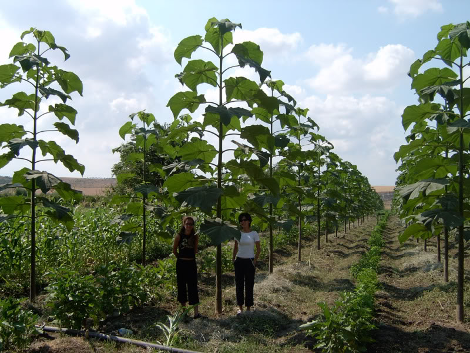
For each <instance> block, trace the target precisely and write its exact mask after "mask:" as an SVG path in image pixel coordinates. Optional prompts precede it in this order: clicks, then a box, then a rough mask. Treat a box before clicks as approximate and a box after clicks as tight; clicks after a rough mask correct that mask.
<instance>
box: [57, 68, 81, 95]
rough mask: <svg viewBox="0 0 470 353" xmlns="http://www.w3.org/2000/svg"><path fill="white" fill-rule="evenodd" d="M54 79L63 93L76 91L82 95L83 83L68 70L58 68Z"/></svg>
mask: <svg viewBox="0 0 470 353" xmlns="http://www.w3.org/2000/svg"><path fill="white" fill-rule="evenodd" d="M55 78H56V80H57V83H58V84H59V85H60V87H61V88H62V89H63V90H64V92H65V93H67V94H69V93H72V92H78V93H79V94H80V95H81V96H83V83H82V80H80V78H79V77H78V76H77V75H76V74H74V73H73V72H70V71H64V70H58V71H57V72H56V77H55Z"/></svg>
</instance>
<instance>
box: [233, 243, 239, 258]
mask: <svg viewBox="0 0 470 353" xmlns="http://www.w3.org/2000/svg"><path fill="white" fill-rule="evenodd" d="M237 253H238V241H236V240H235V243H234V244H233V253H232V262H233V261H235V257H236V256H237Z"/></svg>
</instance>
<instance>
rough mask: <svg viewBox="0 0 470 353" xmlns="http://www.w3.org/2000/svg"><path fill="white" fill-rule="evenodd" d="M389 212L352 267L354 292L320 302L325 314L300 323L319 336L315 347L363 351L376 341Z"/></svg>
mask: <svg viewBox="0 0 470 353" xmlns="http://www.w3.org/2000/svg"><path fill="white" fill-rule="evenodd" d="M387 218H388V213H387V214H386V215H385V216H383V217H382V219H381V220H380V221H379V223H378V224H377V226H376V227H375V228H374V230H373V231H372V234H371V236H370V239H369V241H368V243H369V246H370V249H369V251H368V252H366V253H364V255H363V256H362V257H361V259H360V260H359V262H358V263H357V264H355V265H353V266H352V267H351V274H352V276H353V277H354V278H355V279H356V281H357V285H356V288H355V289H354V290H353V291H350V292H343V293H342V294H341V296H340V299H339V300H338V301H336V302H335V303H334V305H333V306H332V307H329V306H328V305H327V304H326V303H323V302H322V303H319V304H318V305H319V306H320V307H321V309H322V317H321V318H320V319H319V320H314V321H312V322H309V323H306V324H304V325H302V326H300V328H301V329H303V330H306V331H307V333H308V334H309V335H310V336H312V337H314V338H315V339H316V345H315V348H318V349H320V350H321V351H323V352H362V351H365V350H366V346H367V344H368V343H370V342H371V341H372V337H371V331H372V330H373V329H375V325H374V324H373V323H372V319H373V315H374V295H375V292H376V291H377V288H378V280H377V269H378V266H379V262H380V253H381V250H382V247H383V245H384V242H383V238H382V233H383V230H384V229H385V226H386V224H387Z"/></svg>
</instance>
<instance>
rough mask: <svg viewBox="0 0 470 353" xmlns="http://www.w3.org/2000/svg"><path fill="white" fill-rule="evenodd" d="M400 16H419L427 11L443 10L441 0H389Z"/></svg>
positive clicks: (394, 10)
mask: <svg viewBox="0 0 470 353" xmlns="http://www.w3.org/2000/svg"><path fill="white" fill-rule="evenodd" d="M389 2H390V3H391V4H392V5H393V6H394V9H393V12H394V13H395V14H396V15H398V16H405V17H418V16H420V15H422V14H424V13H425V12H428V11H431V12H439V13H440V12H442V4H441V1H440V0H389Z"/></svg>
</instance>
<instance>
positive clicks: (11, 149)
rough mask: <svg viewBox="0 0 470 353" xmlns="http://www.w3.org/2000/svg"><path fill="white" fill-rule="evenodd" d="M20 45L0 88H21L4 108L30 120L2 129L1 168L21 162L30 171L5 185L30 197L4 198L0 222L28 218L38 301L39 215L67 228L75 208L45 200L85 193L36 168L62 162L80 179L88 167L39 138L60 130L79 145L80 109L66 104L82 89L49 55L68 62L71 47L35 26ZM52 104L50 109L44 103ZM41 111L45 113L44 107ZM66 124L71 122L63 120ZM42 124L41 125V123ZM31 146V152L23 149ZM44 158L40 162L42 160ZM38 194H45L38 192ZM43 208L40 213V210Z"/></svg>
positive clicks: (2, 71)
mask: <svg viewBox="0 0 470 353" xmlns="http://www.w3.org/2000/svg"><path fill="white" fill-rule="evenodd" d="M27 35H32V36H33V38H34V43H35V44H33V43H28V42H25V41H23V39H24V37H25V36H27ZM21 39H22V41H21V42H19V43H17V44H15V45H14V46H13V49H12V50H11V52H10V58H12V59H13V63H12V64H6V65H1V66H0V84H1V87H2V88H4V87H6V86H8V85H11V84H15V83H17V84H21V87H25V91H19V92H17V93H14V94H13V96H12V97H11V98H10V99H7V100H6V101H4V102H3V103H0V106H4V107H9V108H14V109H17V110H18V117H23V116H24V115H25V114H26V117H27V118H29V121H26V124H27V125H26V127H25V126H23V125H18V124H2V125H0V144H1V146H2V148H6V149H8V152H7V153H4V154H2V155H0V168H3V167H4V166H5V165H7V164H8V163H9V162H11V161H12V160H14V159H18V160H23V161H25V162H27V163H28V165H29V167H25V168H22V169H20V170H18V171H16V172H15V173H14V175H13V178H12V183H11V184H7V185H4V186H2V189H5V188H16V187H22V188H24V189H26V190H27V192H28V195H27V196H22V195H16V196H9V197H4V198H1V199H0V207H1V209H2V211H3V212H4V213H3V214H1V215H0V221H6V220H8V219H9V218H11V217H25V218H28V219H29V223H30V228H31V234H30V236H31V259H30V261H31V280H30V299H31V300H34V299H35V297H36V224H37V222H38V221H39V220H40V217H50V218H52V219H54V220H56V221H58V222H61V223H63V224H64V225H65V226H66V227H67V228H68V229H71V227H72V226H73V217H72V215H71V210H70V209H68V208H67V207H65V206H63V205H61V204H59V203H56V202H54V201H53V200H51V199H49V198H47V197H46V194H47V192H48V191H50V190H55V191H56V192H57V193H58V194H59V195H60V197H61V198H63V199H65V200H78V199H79V198H80V197H81V194H80V193H79V192H78V191H76V190H73V189H72V188H71V186H70V185H69V184H67V183H64V182H63V181H62V180H60V179H59V178H57V177H56V176H54V175H52V174H50V173H48V172H47V171H40V170H38V164H39V163H40V162H44V161H54V162H55V163H57V162H61V163H62V164H63V165H64V166H65V167H66V168H67V169H68V170H69V171H71V172H73V171H79V172H80V173H81V174H82V175H83V173H84V171H85V167H84V166H83V165H82V164H80V163H78V162H77V160H76V159H75V158H74V157H73V156H71V155H69V154H66V153H65V151H64V150H63V149H62V147H60V146H59V145H58V144H57V142H55V141H54V140H49V141H46V140H43V139H40V137H42V136H48V134H49V133H50V132H51V131H55V132H59V133H61V134H63V135H65V136H67V137H69V138H71V139H72V140H74V141H75V142H77V143H78V139H79V136H78V131H77V130H75V129H73V128H71V127H70V125H69V124H68V123H70V124H72V125H74V124H75V118H76V115H77V111H76V110H75V109H74V108H72V107H71V106H69V105H68V104H66V103H67V100H69V99H71V97H70V94H71V93H73V92H78V93H79V94H80V95H82V92H83V85H82V82H81V80H80V79H79V77H78V76H77V75H75V74H74V73H73V72H69V71H65V70H62V69H60V68H58V67H57V66H53V65H51V63H50V62H49V60H48V59H47V57H46V55H45V54H46V53H47V52H49V51H50V50H59V51H61V52H62V53H63V55H64V58H65V60H67V59H68V58H69V57H70V55H69V54H68V52H67V49H66V48H64V47H61V46H58V45H57V44H56V43H55V38H54V36H53V35H52V34H51V32H49V31H40V30H37V29H35V28H31V29H29V30H27V31H25V32H23V33H22V34H21ZM47 101H49V102H51V103H50V104H49V105H48V106H47V107H46V109H44V108H43V105H42V103H45V102H47ZM41 108H43V109H41ZM47 115H54V116H55V117H56V118H57V120H58V121H56V122H54V123H53V124H52V126H51V127H45V126H44V125H43V124H42V121H44V120H45V119H44V117H45V116H47ZM64 118H65V120H67V121H68V123H67V122H65V121H63V120H64ZM40 121H41V124H39V122H40ZM25 147H26V148H29V151H30V154H29V156H28V152H26V151H24V150H23V148H25ZM40 154H41V155H42V157H43V158H42V159H41V156H40ZM38 190H40V191H41V194H37V192H38ZM38 206H41V212H40V213H39V212H38Z"/></svg>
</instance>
